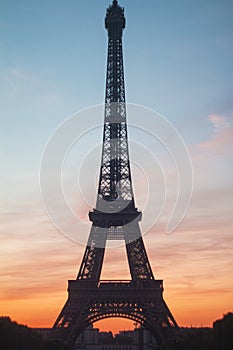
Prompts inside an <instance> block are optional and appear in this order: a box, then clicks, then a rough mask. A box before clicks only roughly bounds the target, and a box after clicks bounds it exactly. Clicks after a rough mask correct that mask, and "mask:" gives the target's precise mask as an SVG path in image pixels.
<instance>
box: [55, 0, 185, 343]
mask: <svg viewBox="0 0 233 350" xmlns="http://www.w3.org/2000/svg"><path fill="white" fill-rule="evenodd" d="M105 27H106V29H107V31H108V58H107V73H106V91H105V115H104V130H103V146H102V157H101V166H100V176H99V185H98V193H97V200H96V207H95V208H94V209H93V210H92V211H90V213H89V218H90V221H91V222H92V226H91V231H90V235H89V238H88V242H87V246H86V249H85V252H84V256H83V260H82V263H81V266H80V269H79V273H78V276H77V279H76V280H73V281H69V286H68V299H67V302H66V303H65V305H64V307H63V309H62V311H61V313H60V315H59V316H58V318H57V320H56V322H55V324H54V326H53V330H52V332H51V338H53V339H63V340H64V342H65V343H67V344H71V345H72V344H74V343H75V341H76V339H77V337H78V336H79V335H80V334H81V333H82V332H83V331H84V330H85V329H86V328H87V327H88V325H90V324H92V323H94V322H97V321H99V320H101V319H104V318H109V317H124V318H128V319H130V320H133V321H135V322H137V323H139V324H141V325H142V326H143V327H145V328H147V329H148V330H149V331H150V332H151V334H152V335H153V336H154V338H155V339H156V341H157V342H158V343H159V344H160V343H162V342H163V341H165V340H167V339H169V338H176V336H177V335H178V333H179V328H178V325H177V323H176V321H175V319H174V318H173V316H172V314H171V312H170V310H169V309H168V307H167V305H166V303H165V301H164V299H163V281H161V280H156V279H155V278H154V275H153V272H152V269H151V266H150V262H149V259H148V256H147V253H146V249H145V246H144V242H143V239H142V235H141V231H140V226H139V222H140V220H141V217H142V215H141V212H139V211H138V210H137V208H136V207H135V201H134V194H133V187H132V178H131V170H130V160H129V151H128V133H127V121H126V106H125V84H124V68H123V52H122V34H123V29H124V28H125V16H124V9H123V8H122V7H120V6H119V4H118V2H117V1H116V0H114V1H113V3H112V5H111V6H110V7H109V8H108V9H107V13H106V17H105ZM107 240H124V242H125V248H126V253H127V258H128V264H129V270H130V275H131V280H129V281H114V280H111V281H102V280H101V279H100V276H101V270H102V266H103V260H104V253H105V247H106V242H107Z"/></svg>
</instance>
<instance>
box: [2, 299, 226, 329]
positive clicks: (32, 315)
mask: <svg viewBox="0 0 233 350" xmlns="http://www.w3.org/2000/svg"><path fill="white" fill-rule="evenodd" d="M64 301H65V300H64V293H59V294H56V293H55V295H54V297H52V298H51V296H48V298H42V297H41V298H35V299H26V300H17V299H16V300H5V301H4V303H3V304H2V307H1V313H2V315H3V316H9V317H10V318H11V319H12V320H14V321H16V322H18V323H20V324H24V325H27V326H29V327H32V328H50V327H52V325H53V323H54V321H55V319H56V317H57V316H58V314H59V312H60V311H61V308H62V306H63V304H64ZM165 301H166V302H167V304H168V305H169V307H170V309H171V312H172V314H173V315H174V317H175V319H176V321H177V322H178V324H179V326H181V327H190V326H193V327H201V326H203V327H205V326H207V327H212V325H213V322H214V321H215V320H216V319H219V318H221V317H222V316H223V314H224V313H227V312H229V311H232V310H230V309H229V306H230V305H231V303H232V299H231V295H230V294H229V295H228V294H226V295H225V297H223V298H221V300H219V296H218V295H215V296H214V298H211V299H210V298H209V297H208V296H202V295H201V296H199V297H198V298H196V297H195V296H192V295H189V296H185V295H184V296H183V299H182V298H181V299H180V297H179V298H175V297H174V296H173V297H172V298H171V299H170V297H167V298H165ZM213 305H214V307H213ZM94 327H96V328H99V330H100V331H104V332H109V331H112V333H114V334H116V333H117V332H119V331H124V330H133V329H134V328H135V323H134V322H133V321H131V320H128V319H125V318H107V319H104V320H101V321H98V322H96V323H95V324H94Z"/></svg>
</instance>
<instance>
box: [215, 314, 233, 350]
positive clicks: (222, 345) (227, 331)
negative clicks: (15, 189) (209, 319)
mask: <svg viewBox="0 0 233 350" xmlns="http://www.w3.org/2000/svg"><path fill="white" fill-rule="evenodd" d="M213 333H214V342H215V344H216V349H217V350H232V349H233V313H232V312H229V313H228V314H226V315H224V316H223V318H222V319H221V320H217V321H215V322H214V324H213Z"/></svg>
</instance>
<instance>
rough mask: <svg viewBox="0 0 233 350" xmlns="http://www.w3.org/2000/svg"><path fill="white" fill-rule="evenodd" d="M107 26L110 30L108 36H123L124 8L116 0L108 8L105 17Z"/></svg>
mask: <svg viewBox="0 0 233 350" xmlns="http://www.w3.org/2000/svg"><path fill="white" fill-rule="evenodd" d="M105 28H106V29H107V30H108V36H109V37H111V38H116V39H118V38H121V36H122V31H123V29H124V28H125V16H124V8H123V7H120V6H119V5H118V2H117V0H114V1H113V3H112V5H111V6H109V8H108V9H107V13H106V17H105Z"/></svg>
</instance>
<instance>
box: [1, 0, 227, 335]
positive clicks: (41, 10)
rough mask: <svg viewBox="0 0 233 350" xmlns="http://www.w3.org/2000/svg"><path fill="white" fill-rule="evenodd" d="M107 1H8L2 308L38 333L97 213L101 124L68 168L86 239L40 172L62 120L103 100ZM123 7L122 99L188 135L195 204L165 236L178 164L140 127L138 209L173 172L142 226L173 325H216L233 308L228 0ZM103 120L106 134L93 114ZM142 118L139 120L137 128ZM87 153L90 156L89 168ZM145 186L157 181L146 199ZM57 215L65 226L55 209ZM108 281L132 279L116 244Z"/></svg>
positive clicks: (52, 315) (48, 321)
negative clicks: (67, 223)
mask: <svg viewBox="0 0 233 350" xmlns="http://www.w3.org/2000/svg"><path fill="white" fill-rule="evenodd" d="M109 4H110V1H106V0H102V1H98V2H97V1H96V0H85V1H80V0H68V1H65V0H59V1H55V0H50V1H45V0H39V1H33V2H32V1H29V0H21V1H16V0H9V1H7V2H6V1H5V2H4V1H1V2H0V54H1V60H0V108H1V113H0V116H1V130H0V143H1V147H0V159H1V178H0V188H1V202H0V216H1V226H0V314H2V315H9V316H10V317H11V318H12V319H14V320H17V321H18V322H20V323H23V324H27V325H29V326H32V327H49V326H52V324H53V322H54V321H55V319H56V317H57V315H58V313H59V311H60V310H61V308H62V306H63V304H64V302H65V301H66V298H67V292H66V288H67V280H68V279H75V278H76V275H77V273H78V269H79V265H80V263H81V259H82V256H83V252H84V248H85V242H84V241H85V239H86V238H87V237H88V234H89V230H90V223H89V222H88V217H87V214H88V211H89V210H90V209H91V208H93V206H94V205H95V193H96V188H95V186H96V182H97V181H96V179H97V178H98V167H99V159H100V155H98V152H99V153H100V148H98V147H97V148H95V149H94V147H95V145H98V144H99V143H100V141H101V136H102V135H101V133H102V130H101V128H97V129H96V130H95V132H93V133H91V131H90V130H89V133H87V135H86V139H85V137H84V138H82V140H81V141H80V142H79V143H76V146H75V147H73V148H72V150H71V151H70V152H68V156H67V157H66V159H65V161H64V164H65V166H66V167H65V169H64V178H63V182H64V188H65V191H66V195H67V198H68V202H69V204H70V206H71V207H72V208H75V210H77V213H78V215H80V217H82V220H83V221H84V224H85V225H84V231H83V234H84V241H82V242H81V243H82V244H80V242H79V243H77V240H78V239H73V236H72V239H70V237H69V234H68V238H67V235H64V234H62V233H61V232H60V231H59V230H58V229H57V227H56V226H55V225H54V224H53V222H51V221H50V218H49V217H48V215H47V213H46V211H45V208H44V205H43V202H42V199H41V193H40V190H41V189H40V182H39V174H40V166H41V159H42V155H43V152H44V150H45V147H46V144H47V142H48V140H49V139H51V135H54V131H55V130H56V129H57V128H58V126H59V125H64V124H62V123H64V122H65V121H66V120H67V118H69V117H70V116H72V115H75V114H77V112H79V111H83V110H86V109H87V108H90V107H92V106H96V105H99V104H102V103H103V101H104V89H105V71H106V54H107V33H106V30H105V29H104V16H105V11H106V8H107V7H108V5H109ZM120 4H121V5H122V6H124V7H125V14H126V21H127V22H126V29H125V31H124V36H123V49H124V68H125V82H126V95H127V102H128V103H132V104H136V105H140V106H144V107H145V108H149V109H150V110H153V111H156V113H159V115H162V116H163V117H164V118H166V120H168V121H169V123H171V124H172V125H173V126H174V128H175V130H176V134H179V135H181V136H182V138H183V140H184V143H185V144H186V146H187V150H188V152H189V154H190V157H191V161H192V168H193V193H192V199H191V203H190V206H189V210H188V212H187V213H186V215H185V217H184V219H183V221H182V223H181V224H180V225H179V226H178V227H177V228H176V230H174V232H172V234H166V232H165V231H166V229H165V227H166V223H167V221H168V216H169V215H170V214H171V207H172V205H173V203H174V201H175V198H176V197H175V193H176V187H177V178H176V177H175V175H174V174H175V169H174V165H172V164H171V161H169V160H168V158H169V157H167V155H165V153H164V152H162V150H160V149H159V147H158V149H157V144H156V143H155V141H154V140H152V139H150V137H149V136H148V133H146V134H145V133H144V134H143V135H142V137H140V133H139V131H137V130H135V129H134V128H131V129H130V132H131V133H129V135H130V136H129V137H130V140H132V142H131V143H132V144H130V152H132V153H131V154H132V159H133V167H132V171H133V184H134V190H135V194H136V202H137V206H138V207H139V208H142V210H143V214H145V218H148V217H153V208H152V207H151V206H148V205H147V204H148V203H147V201H146V198H145V191H146V190H147V191H148V192H149V195H151V196H152V198H153V199H154V200H155V205H157V206H158V207H159V205H161V206H162V204H161V203H163V200H162V199H160V197H161V198H162V192H161V187H160V184H161V183H162V182H160V180H161V178H162V177H161V178H160V177H159V175H158V173H157V170H158V169H159V171H160V173H161V174H165V177H166V182H165V183H166V190H167V197H166V200H165V202H166V203H165V206H164V208H163V212H162V214H161V216H160V218H159V220H158V221H157V223H156V224H154V226H153V227H151V228H150V229H149V230H148V232H145V234H144V232H142V233H143V234H144V241H145V245H146V248H147V251H148V255H149V258H150V262H151V265H152V267H153V271H154V274H155V276H156V278H158V279H163V280H164V286H165V292H164V297H165V300H166V302H167V304H168V305H169V307H170V309H171V311H172V313H173V314H174V317H175V318H176V320H177V322H178V324H179V325H181V326H191V325H193V326H201V325H208V326H210V325H211V324H212V322H213V321H214V320H215V319H216V318H219V317H221V316H222V315H223V313H226V312H228V311H232V309H233V305H232V300H233V290H232V288H233V285H232V280H233V264H232V256H233V254H232V253H233V251H232V249H233V236H232V223H233V216H232V215H233V210H232V208H233V199H232V198H233V196H232V194H233V193H232V189H233V186H232V185H233V181H232V179H233V176H232V175H233V162H232V156H233V151H232V150H233V108H232V107H233V99H232V92H233V84H232V70H233V67H232V65H233V64H232V62H233V23H232V15H233V3H232V1H230V0H223V1H216V0H205V1H200V0H195V1H194V0H189V1H184V0H180V1H177V0H175V1H166V2H165V1H162V0H146V1H143V2H142V1H139V0H135V1H132V0H130V1H124V0H122V1H120ZM94 111H95V110H94ZM156 115H158V114H156ZM84 116H85V112H84ZM94 118H95V117H94ZM96 118H97V119H98V120H96V121H95V120H94V122H96V123H97V124H98V125H99V126H100V125H101V123H102V122H103V115H101V113H99V111H98V113H96ZM135 118H136V117H135ZM139 119H140V118H139ZM135 120H136V119H135ZM135 120H134V115H133V113H129V116H128V121H129V123H130V124H132V125H134V124H135ZM92 121H93V120H92ZM137 121H138V119H137ZM144 121H145V119H144V120H143V118H141V120H139V122H140V125H141V126H142V125H143V123H144ZM65 125H66V124H65ZM80 128H81V125H80ZM151 129H154V126H153V125H152V126H151ZM77 132H78V131H77ZM83 135H84V134H83ZM84 136H85V135H84ZM136 141H137V142H136ZM134 145H135V148H134ZM137 145H139V146H140V147H141V148H140V150H142V147H143V145H144V146H145V148H146V150H147V153H148V152H149V151H151V152H152V155H153V156H154V157H156V159H157V160H158V161H157V162H154V163H151V162H150V157H149V156H148V158H147V159H144V161H143V159H142V158H143V157H142V154H141V152H136V151H135V149H137ZM93 149H94V151H93ZM98 150H99V151H98ZM92 151H93V152H94V153H93V152H92ZM97 151H98V152H97ZM58 153H59V149H58ZM149 153H150V152H149ZM149 153H148V154H149ZM89 156H90V158H91V157H93V158H95V159H96V163H95V167H96V168H95V169H91V171H90V170H89V168H88V164H90V162H89V163H88V161H87V162H86V159H87V160H88V157H89ZM98 157H99V158H98ZM79 160H80V164H81V166H80V164H78V163H79ZM85 162H86V163H85ZM158 164H159V166H158ZM181 168H182V167H181ZM80 169H81V177H79V178H78V177H77V173H78V171H79V170H80ZM181 172H182V170H181ZM148 179H149V180H148ZM157 181H158V182H157ZM161 181H162V180H161ZM148 183H149V185H150V186H152V185H155V186H154V187H153V186H152V187H150V191H149V190H148V188H149V187H148V186H147V184H148ZM80 184H81V185H80ZM90 184H91V186H92V187H91V189H92V190H91V191H90V187H89V186H90ZM78 185H79V186H81V187H82V188H81V190H82V191H83V193H84V195H83V196H80V191H78V189H77V187H78ZM181 185H182V184H181ZM51 186H52V184H51ZM156 198H158V202H156ZM55 209H56V210H57V214H58V216H59V218H60V219H61V220H62V218H63V215H62V212H61V208H59V206H57V207H55ZM156 215H157V214H156ZM156 219H157V216H156ZM64 220H65V219H64ZM146 220H147V219H145V221H146ZM143 227H145V226H143V223H142V228H143ZM102 278H103V279H109V278H114V279H127V278H129V272H128V266H127V261H126V257H125V251H124V247H123V246H122V245H121V246H120V247H119V248H117V249H114V251H113V250H111V248H109V249H107V251H106V258H105V261H104V267H103V272H102ZM97 326H98V327H100V328H101V329H102V330H104V329H112V330H114V331H116V330H118V329H119V327H123V326H124V327H126V328H127V327H129V324H128V323H127V322H126V323H124V322H122V321H121V322H119V320H114V319H113V320H105V321H102V322H99V323H98V324H97ZM131 327H132V325H131Z"/></svg>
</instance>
